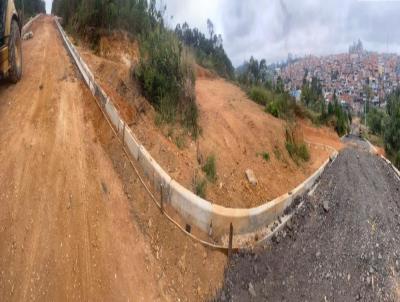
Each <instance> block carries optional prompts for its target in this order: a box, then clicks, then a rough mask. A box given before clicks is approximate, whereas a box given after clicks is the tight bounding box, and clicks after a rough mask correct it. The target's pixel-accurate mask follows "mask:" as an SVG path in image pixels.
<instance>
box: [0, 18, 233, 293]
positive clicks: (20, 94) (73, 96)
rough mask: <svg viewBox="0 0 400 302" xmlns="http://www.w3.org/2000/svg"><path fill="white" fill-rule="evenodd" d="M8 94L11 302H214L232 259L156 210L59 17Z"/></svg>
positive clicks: (4, 125) (7, 272)
mask: <svg viewBox="0 0 400 302" xmlns="http://www.w3.org/2000/svg"><path fill="white" fill-rule="evenodd" d="M31 30H32V31H33V33H34V37H33V38H32V39H30V40H27V41H24V42H23V55H24V72H23V78H22V80H21V82H20V83H18V84H17V85H9V84H7V83H4V82H2V83H1V84H0V146H1V148H0V208H1V210H0V301H178V300H179V299H180V300H181V301H204V300H206V299H209V298H210V297H212V296H213V294H214V293H215V289H216V288H218V287H219V286H220V284H221V280H222V279H223V269H224V266H225V263H226V257H225V255H223V254H221V253H219V252H215V251H211V250H207V249H205V248H203V247H202V246H200V245H199V244H196V243H194V242H192V241H191V240H190V239H189V238H188V237H187V236H185V235H183V233H181V232H180V231H179V230H177V229H176V228H175V227H174V226H172V225H171V223H169V222H168V221H167V220H166V219H165V217H163V216H162V215H161V214H160V212H159V210H158V209H157V208H156V207H155V206H154V205H153V204H152V201H151V200H150V198H149V197H148V195H147V193H146V192H145V190H144V189H143V186H142V185H141V184H140V182H139V180H138V178H137V176H136V174H135V173H134V171H133V169H132V168H131V166H130V164H129V162H128V160H127V158H126V157H125V156H124V154H123V152H122V148H121V146H120V145H119V144H118V142H117V140H116V139H115V138H114V136H113V134H112V131H111V130H110V128H109V126H108V125H107V123H106V122H105V119H104V117H103V116H102V114H101V112H100V110H99V108H98V107H97V105H96V103H95V100H94V99H93V97H92V96H91V94H90V91H89V90H88V89H87V87H86V86H85V85H84V84H83V83H82V81H81V80H80V77H79V75H78V73H77V69H76V67H75V66H73V65H72V63H71V61H70V59H69V57H68V55H67V53H66V50H65V49H64V47H63V44H62V41H61V39H60V36H59V34H58V32H57V29H56V27H55V24H54V22H53V19H52V18H51V17H41V18H40V19H39V20H38V21H36V22H35V23H34V24H33V26H32V28H31Z"/></svg>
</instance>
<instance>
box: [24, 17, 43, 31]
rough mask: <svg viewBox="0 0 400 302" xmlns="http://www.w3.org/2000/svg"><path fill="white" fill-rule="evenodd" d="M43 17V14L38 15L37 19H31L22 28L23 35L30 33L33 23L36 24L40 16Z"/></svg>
mask: <svg viewBox="0 0 400 302" xmlns="http://www.w3.org/2000/svg"><path fill="white" fill-rule="evenodd" d="M42 15H43V14H38V15H36V16H35V17H33V18H31V19H30V20H29V21H28V22H27V23H26V24H25V25H24V26H23V27H22V30H21V32H22V35H24V34H25V33H26V32H27V31H28V29H29V27H31V25H32V23H33V22H35V20H37V19H38V18H39V17H40V16H42Z"/></svg>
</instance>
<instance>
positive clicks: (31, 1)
mask: <svg viewBox="0 0 400 302" xmlns="http://www.w3.org/2000/svg"><path fill="white" fill-rule="evenodd" d="M15 6H16V9H17V11H18V12H22V19H23V22H26V21H27V20H28V19H29V18H30V17H33V16H35V15H36V14H39V13H46V3H45V2H44V1H43V0H15Z"/></svg>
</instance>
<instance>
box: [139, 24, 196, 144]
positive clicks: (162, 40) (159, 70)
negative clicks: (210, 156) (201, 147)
mask: <svg viewBox="0 0 400 302" xmlns="http://www.w3.org/2000/svg"><path fill="white" fill-rule="evenodd" d="M134 76H135V77H136V78H137V79H138V81H139V83H140V85H141V88H142V91H143V94H144V95H145V96H146V98H147V99H148V100H149V101H150V102H151V103H152V105H153V106H154V107H155V109H156V111H157V113H158V116H157V119H158V121H156V124H161V123H164V122H165V123H168V124H174V123H175V122H179V123H181V125H183V126H184V127H186V128H187V129H188V130H189V131H190V133H191V134H192V135H193V137H194V138H197V136H198V124H197V119H198V109H197V105H196V94H195V91H194V87H195V81H196V78H195V74H194V61H193V58H192V57H191V55H190V54H189V52H188V51H187V50H186V49H185V48H184V47H182V45H181V43H180V42H179V41H178V39H177V37H176V36H175V34H174V33H173V32H171V31H169V30H167V29H164V28H162V27H157V28H155V29H154V30H153V31H151V32H149V33H148V34H147V35H143V36H142V37H141V39H140V61H139V64H138V67H137V68H136V69H135V70H134Z"/></svg>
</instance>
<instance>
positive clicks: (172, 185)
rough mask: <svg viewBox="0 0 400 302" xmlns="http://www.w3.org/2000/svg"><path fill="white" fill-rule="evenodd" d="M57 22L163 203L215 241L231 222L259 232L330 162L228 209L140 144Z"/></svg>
mask: <svg viewBox="0 0 400 302" xmlns="http://www.w3.org/2000/svg"><path fill="white" fill-rule="evenodd" d="M56 24H57V27H58V29H59V31H60V33H61V36H62V38H63V40H64V43H65V45H66V48H67V50H68V51H69V53H70V54H71V56H72V58H73V60H74V62H75V63H76V65H77V66H78V69H79V71H80V72H81V74H82V76H83V79H84V81H85V83H86V84H87V85H88V87H89V88H90V90H91V91H92V94H93V95H94V96H95V97H96V99H97V101H98V103H99V105H100V106H101V107H102V108H104V111H105V112H106V115H107V117H108V119H109V121H110V122H111V124H112V125H113V126H114V128H115V129H116V130H117V133H118V135H119V136H120V137H121V139H122V141H123V143H124V145H125V147H126V148H127V151H128V153H129V154H130V155H131V157H132V158H133V159H134V160H136V161H137V162H138V163H139V165H140V167H141V168H142V170H143V171H144V174H145V175H146V177H147V179H148V181H149V182H150V183H151V185H152V187H153V189H154V190H155V191H156V192H157V193H161V198H162V199H163V202H165V203H168V204H169V205H171V206H172V208H174V210H175V211H176V212H177V213H178V214H179V216H180V217H181V218H182V219H183V220H184V221H185V223H187V224H190V225H193V226H196V227H197V228H198V229H200V230H201V231H203V232H205V233H206V234H209V235H211V236H212V238H213V239H214V240H216V241H218V242H221V239H222V237H223V236H226V235H227V234H229V228H230V224H231V223H232V224H233V228H234V234H235V235H237V234H238V235H240V234H251V233H257V232H258V231H259V230H260V229H262V228H265V227H266V226H268V225H269V224H271V223H273V222H274V221H275V220H276V219H277V218H278V217H279V216H281V215H283V212H284V210H285V209H286V208H287V207H288V206H289V205H291V203H292V202H293V200H294V199H295V198H296V197H298V196H300V195H301V194H303V193H305V192H306V191H307V190H308V189H310V188H311V187H312V186H313V185H314V183H315V182H316V181H317V179H318V178H319V177H320V176H321V174H322V172H323V171H324V169H325V168H326V166H327V165H328V163H329V160H327V161H326V162H325V163H324V164H323V165H322V166H321V167H320V168H319V169H318V170H317V171H316V172H315V173H314V174H313V175H312V176H311V177H309V178H308V179H307V180H306V181H305V182H303V183H302V184H301V185H299V186H298V187H297V188H295V189H294V190H293V191H292V192H289V193H287V194H285V195H283V196H280V197H279V198H276V199H275V200H273V201H270V202H268V203H266V204H264V205H262V206H259V207H256V208H252V209H232V208H225V207H222V206H219V205H215V204H212V203H210V202H209V201H206V200H204V199H202V198H200V197H198V196H197V195H195V194H194V193H193V192H191V191H189V190H188V189H186V188H184V187H183V186H181V185H180V184H179V183H178V182H176V181H175V180H173V179H172V178H171V177H170V176H169V175H168V173H166V172H165V171H164V170H163V169H162V168H161V167H160V166H159V164H158V163H157V162H156V161H155V160H154V159H153V158H152V156H151V155H150V154H149V153H148V152H147V150H146V149H145V147H144V146H142V145H141V144H140V143H139V141H138V140H137V139H136V138H135V136H134V134H133V133H132V131H131V129H129V126H128V125H127V124H126V123H125V122H124V121H123V120H122V118H121V117H120V115H119V113H118V110H117V109H116V108H115V106H114V104H113V103H112V100H111V99H110V98H109V97H108V96H107V94H106V93H105V92H104V91H103V90H102V89H101V87H100V86H99V85H98V84H97V83H96V81H95V78H94V76H93V74H92V73H91V71H90V70H89V68H88V66H87V65H86V64H85V62H83V60H82V58H81V57H80V55H79V53H78V52H77V51H76V49H75V47H74V46H73V45H72V43H71V42H70V41H69V39H68V37H67V36H66V34H65V32H64V30H63V29H62V27H61V25H60V23H59V22H58V20H57V19H56ZM325 147H326V146H325ZM336 156H337V152H336V151H334V152H333V153H332V157H336Z"/></svg>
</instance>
